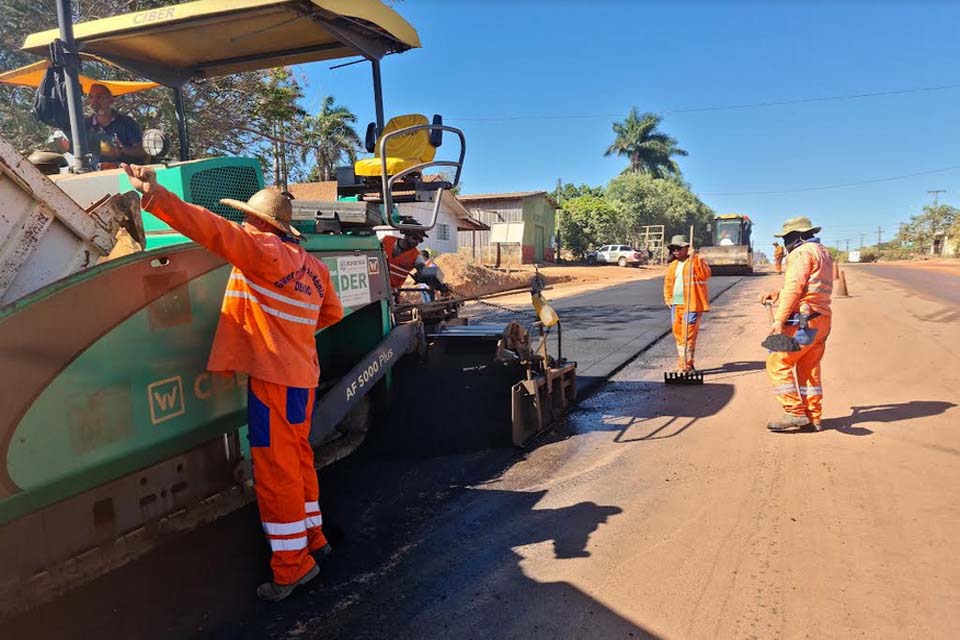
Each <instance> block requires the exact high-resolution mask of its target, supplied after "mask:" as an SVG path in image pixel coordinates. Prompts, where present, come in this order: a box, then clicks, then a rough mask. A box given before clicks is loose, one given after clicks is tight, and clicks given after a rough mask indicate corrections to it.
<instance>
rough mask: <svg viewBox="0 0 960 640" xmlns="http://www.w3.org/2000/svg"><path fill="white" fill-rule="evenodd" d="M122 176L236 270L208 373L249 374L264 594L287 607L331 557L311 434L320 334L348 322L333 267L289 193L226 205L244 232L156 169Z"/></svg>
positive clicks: (155, 210) (152, 208)
mask: <svg viewBox="0 0 960 640" xmlns="http://www.w3.org/2000/svg"><path fill="white" fill-rule="evenodd" d="M123 168H124V170H125V171H126V172H127V175H128V176H129V177H130V183H131V184H132V185H133V187H134V188H135V189H137V190H138V191H140V192H141V193H143V194H144V198H143V203H142V206H143V208H144V209H145V210H147V211H149V212H150V213H152V214H153V215H155V216H157V217H158V218H160V219H161V220H163V221H164V222H166V223H167V224H169V225H170V226H171V227H173V228H174V229H176V230H177V231H179V232H181V233H182V234H184V235H185V236H187V237H189V238H191V239H193V240H195V241H196V242H197V243H199V244H201V245H203V246H204V247H206V248H207V249H208V250H209V251H211V252H213V253H215V254H217V255H219V256H221V257H222V258H224V259H225V260H227V261H228V262H230V263H231V264H233V271H231V272H230V279H229V280H228V282H227V290H226V292H225V293H224V297H223V306H222V308H221V311H220V322H219V324H218V325H217V332H216V335H215V337H214V340H213V347H212V348H211V351H210V359H209V361H208V363H207V368H208V369H209V370H210V371H216V372H242V373H246V374H247V375H248V376H249V388H248V394H247V413H248V427H249V438H250V450H251V452H252V456H253V475H254V482H255V489H256V494H257V506H258V507H259V510H260V519H261V523H262V525H263V529H264V531H265V532H266V535H267V539H268V540H269V543H270V548H271V551H272V554H271V559H270V567H271V569H272V570H273V580H271V581H269V582H266V583H264V584H261V585H260V586H259V587H258V588H257V595H259V596H260V597H261V598H263V599H265V600H282V599H283V598H286V597H287V596H288V595H290V593H291V592H292V591H293V590H294V589H295V588H296V587H297V586H299V585H302V584H304V583H306V582H308V581H310V580H312V579H313V578H314V577H316V575H317V573H318V570H317V563H316V561H315V560H314V558H313V557H311V555H310V554H311V552H316V553H318V554H320V555H325V554H326V553H328V552H329V551H330V546H329V544H327V540H326V538H324V535H323V531H322V529H321V524H322V519H321V516H320V507H319V504H318V499H319V487H318V484H317V474H316V471H315V470H314V467H313V449H312V448H311V447H310V443H309V441H308V435H309V433H310V416H311V413H312V409H313V404H314V399H315V393H316V387H317V382H318V380H319V377H320V365H319V362H318V358H317V347H316V341H315V335H316V332H317V331H319V330H320V329H322V328H324V327H327V326H330V325H332V324H334V323H336V322H337V321H339V320H340V318H342V317H343V306H342V305H341V304H340V300H339V299H338V298H337V294H336V292H335V291H334V288H333V283H332V282H331V279H330V272H329V271H328V270H327V267H326V266H325V265H324V264H323V263H322V262H321V261H320V260H318V259H317V258H315V257H314V256H312V255H310V254H309V253H307V251H306V250H305V249H304V248H303V247H301V246H300V245H299V243H298V242H297V239H298V238H299V236H300V233H299V232H298V231H297V230H296V229H295V228H293V227H292V226H291V224H290V221H291V219H292V217H293V207H292V206H291V204H290V200H289V198H288V197H286V196H285V195H284V194H281V193H280V192H278V191H274V190H271V189H263V190H261V191H258V192H257V193H255V194H253V196H252V197H251V198H250V199H249V200H247V201H246V202H240V201H238V200H231V199H224V200H221V202H222V203H223V204H227V205H229V206H231V207H234V208H235V209H238V210H240V211H242V212H243V213H244V215H245V219H244V222H243V225H238V224H235V223H233V222H231V221H229V220H227V219H225V218H222V217H220V216H218V215H216V214H215V213H212V212H210V211H208V210H206V209H204V208H203V207H199V206H196V205H192V204H187V203H185V202H184V201H182V200H181V199H180V198H178V197H177V196H176V195H174V194H172V193H170V192H169V191H167V190H166V189H164V188H163V187H162V186H160V185H158V184H157V176H156V173H155V172H154V171H153V169H150V168H149V167H141V166H136V165H133V166H130V165H126V164H124V165H123Z"/></svg>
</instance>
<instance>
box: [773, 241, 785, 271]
mask: <svg viewBox="0 0 960 640" xmlns="http://www.w3.org/2000/svg"><path fill="white" fill-rule="evenodd" d="M786 254H787V252H786V251H784V250H783V245H782V244H779V243H778V242H774V243H773V263H774V264H775V265H776V267H777V273H778V274H780V273H783V266H782V265H783V258H784V256H785V255H786Z"/></svg>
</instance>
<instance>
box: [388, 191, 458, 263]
mask: <svg viewBox="0 0 960 640" xmlns="http://www.w3.org/2000/svg"><path fill="white" fill-rule="evenodd" d="M397 208H398V209H400V215H404V216H412V217H413V218H416V220H417V222H419V223H421V224H430V218H431V217H432V216H433V203H432V202H401V203H400V204H398V205H397ZM427 235H428V236H430V237H429V238H427V239H426V240H425V241H424V242H423V244H421V245H420V248H421V249H427V250H429V251H430V255H439V254H441V253H456V252H457V217H456V215H454V214H453V212H451V211H450V209H449V208H447V206H446V204H445V203H443V202H442V201H441V203H440V213H439V215H438V216H437V226H435V227H434V228H433V229H431V230H430V231H428V232H427Z"/></svg>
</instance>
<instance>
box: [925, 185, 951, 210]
mask: <svg viewBox="0 0 960 640" xmlns="http://www.w3.org/2000/svg"><path fill="white" fill-rule="evenodd" d="M946 192H947V190H946V189H928V190H927V193H929V194H931V195H932V196H933V207H934V208H937V207H938V206H939V205H940V194H941V193H946Z"/></svg>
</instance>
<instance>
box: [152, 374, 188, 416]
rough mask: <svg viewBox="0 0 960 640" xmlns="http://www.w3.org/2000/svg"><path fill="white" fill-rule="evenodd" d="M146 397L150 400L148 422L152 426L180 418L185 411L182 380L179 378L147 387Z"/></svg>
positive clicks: (168, 379) (161, 381) (159, 381)
mask: <svg viewBox="0 0 960 640" xmlns="http://www.w3.org/2000/svg"><path fill="white" fill-rule="evenodd" d="M147 396H148V397H149V398H150V421H151V422H152V423H153V424H160V423H161V422H165V421H167V420H169V419H171V418H176V417H177V416H182V415H183V414H184V413H186V411H187V409H186V406H185V405H184V401H183V379H181V378H180V376H175V377H173V378H167V379H166V380H158V381H157V382H154V383H152V384H150V385H148V386H147Z"/></svg>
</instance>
